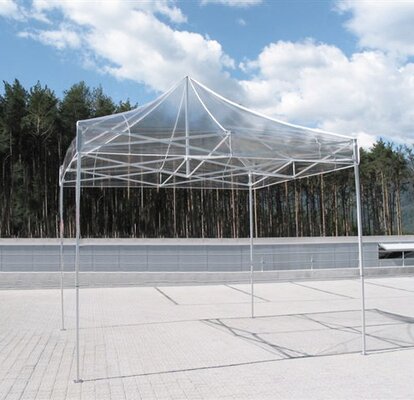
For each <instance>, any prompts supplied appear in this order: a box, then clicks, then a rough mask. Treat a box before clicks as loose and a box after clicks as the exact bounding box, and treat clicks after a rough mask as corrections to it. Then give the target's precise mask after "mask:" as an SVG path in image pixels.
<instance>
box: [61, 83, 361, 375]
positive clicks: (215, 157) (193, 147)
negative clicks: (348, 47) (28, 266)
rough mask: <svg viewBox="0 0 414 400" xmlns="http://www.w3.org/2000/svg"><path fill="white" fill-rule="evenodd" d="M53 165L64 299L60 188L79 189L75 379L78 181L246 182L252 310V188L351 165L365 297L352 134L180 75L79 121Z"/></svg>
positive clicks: (356, 156)
mask: <svg viewBox="0 0 414 400" xmlns="http://www.w3.org/2000/svg"><path fill="white" fill-rule="evenodd" d="M76 128H77V129H76V138H75V139H74V140H73V142H72V144H71V145H70V147H69V149H68V151H67V153H66V156H65V159H64V162H63V165H62V166H61V168H60V207H59V209H60V221H61V223H60V237H61V246H60V249H61V251H60V254H61V308H62V329H64V306H63V220H64V219H63V217H64V216H63V195H64V192H63V189H64V187H75V188H76V196H75V197H76V244H75V246H76V251H75V290H76V354H77V366H76V372H77V375H76V381H78V382H79V381H81V379H80V373H79V267H80V254H79V247H80V240H81V231H80V196H81V187H85V188H86V187H95V188H96V187H98V188H103V187H131V188H133V187H140V188H142V187H158V188H174V187H175V188H215V189H217V188H218V189H231V188H233V189H240V190H248V191H249V222H250V285H251V315H252V317H253V316H254V296H253V291H254V265H253V245H254V243H253V211H252V192H253V190H257V189H261V188H264V187H267V186H270V185H275V184H278V183H282V182H286V181H290V180H294V179H300V178H305V177H309V176H313V175H319V174H324V173H328V172H333V171H337V170H341V169H345V168H351V167H353V168H354V172H355V185H356V186H355V187H356V206H357V225H358V251H359V271H360V278H361V315H362V353H363V354H365V349H366V347H365V300H364V273H363V272H364V268H363V257H362V223H361V199H360V184H359V149H358V144H357V140H356V139H355V138H351V137H348V136H343V135H338V134H333V133H329V132H324V131H321V130H318V129H311V128H305V127H301V126H298V125H293V124H289V123H286V122H282V121H279V120H276V119H273V118H269V117H267V116H264V115H262V114H260V113H257V112H255V111H252V110H249V109H247V108H246V107H243V106H241V105H239V104H236V103H234V102H232V101H230V100H228V99H226V98H224V97H223V96H221V95H219V94H217V93H215V92H214V91H212V90H211V89H209V88H207V87H206V86H204V85H202V84H201V83H199V82H197V81H196V80H195V79H192V78H190V77H185V78H184V79H182V80H181V81H180V82H178V83H177V84H175V85H174V86H173V87H172V88H171V89H170V90H168V91H167V92H166V93H164V94H163V95H161V96H160V97H158V98H157V99H156V100H154V101H152V102H150V103H148V104H145V105H143V106H140V107H138V108H136V109H134V110H131V111H127V112H123V113H119V114H114V115H108V116H104V117H99V118H93V119H88V120H82V121H78V122H77V125H76Z"/></svg>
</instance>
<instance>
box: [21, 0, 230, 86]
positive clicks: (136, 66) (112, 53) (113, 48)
mask: <svg viewBox="0 0 414 400" xmlns="http://www.w3.org/2000/svg"><path fill="white" fill-rule="evenodd" d="M32 8H33V9H34V10H35V11H36V12H37V13H38V14H41V15H44V16H45V17H46V18H48V17H50V18H52V17H51V14H52V12H53V13H54V14H56V13H59V14H60V15H61V20H62V21H63V22H61V23H60V25H58V26H56V25H55V26H53V27H46V28H45V29H44V30H36V31H34V30H26V31H24V32H23V33H21V35H23V36H26V37H30V38H32V39H35V40H38V41H40V42H42V43H44V44H47V45H50V46H54V47H56V48H58V49H63V48H66V47H72V48H75V47H78V48H79V51H80V53H81V54H80V55H81V57H80V58H82V59H83V60H84V64H88V65H91V64H94V63H95V64H96V65H97V68H98V69H99V70H100V71H105V72H106V73H109V74H111V75H114V76H116V77H118V78H120V79H125V78H127V79H132V80H135V81H137V82H140V83H145V84H146V85H148V86H149V87H151V88H153V89H156V90H165V89H167V88H169V87H170V86H171V84H172V83H173V82H175V81H177V80H178V79H180V78H183V77H184V76H185V75H191V76H194V77H195V78H196V79H200V80H202V81H204V82H206V83H207V84H215V85H219V86H220V87H221V88H222V89H223V91H224V92H227V93H228V92H230V91H233V90H235V89H237V88H238V85H237V83H236V81H234V80H232V79H231V78H229V74H228V72H226V69H233V68H234V67H235V65H234V61H233V60H232V59H231V58H230V57H229V56H228V55H227V54H226V53H225V52H224V51H223V49H222V47H221V45H220V43H218V42H217V41H215V40H211V39H208V38H206V37H204V36H202V35H200V34H198V33H194V32H189V31H185V30H178V29H175V28H173V27H171V26H169V25H168V24H167V23H165V22H163V21H161V20H160V19H159V18H157V15H160V14H162V15H163V16H164V17H166V18H168V19H169V20H170V21H171V22H173V23H178V22H183V21H184V20H185V17H184V16H183V14H182V13H181V11H180V10H179V9H177V8H176V7H175V5H174V2H172V1H168V0H164V1H162V0H158V1H153V2H129V1H128V2H127V1H121V0H118V1H116V0H108V1H105V2H100V3H99V7H97V3H95V2H90V1H82V0H72V1H65V0H48V1H46V0H35V1H34V2H33V6H32ZM55 18H56V17H55ZM80 44H82V45H80ZM90 55H93V58H94V59H93V60H89V61H88V59H87V58H88V57H90Z"/></svg>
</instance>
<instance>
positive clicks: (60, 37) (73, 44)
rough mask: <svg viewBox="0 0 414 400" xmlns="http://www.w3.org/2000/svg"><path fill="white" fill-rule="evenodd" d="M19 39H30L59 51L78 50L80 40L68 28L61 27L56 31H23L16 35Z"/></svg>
mask: <svg viewBox="0 0 414 400" xmlns="http://www.w3.org/2000/svg"><path fill="white" fill-rule="evenodd" d="M18 35H19V36H20V37H24V38H31V39H34V40H37V41H39V42H40V43H43V44H45V45H48V46H53V47H56V48H57V49H59V50H63V49H66V48H79V47H80V45H81V38H80V37H79V35H78V34H77V33H76V32H75V31H73V30H71V28H70V27H66V26H65V25H62V26H60V27H59V29H57V30H47V31H38V30H37V31H30V32H29V31H24V32H20V33H19V34H18Z"/></svg>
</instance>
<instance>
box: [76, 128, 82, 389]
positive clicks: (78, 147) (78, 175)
mask: <svg viewBox="0 0 414 400" xmlns="http://www.w3.org/2000/svg"><path fill="white" fill-rule="evenodd" d="M81 147H82V146H81V137H80V132H79V126H77V129H76V152H77V162H76V244H75V246H76V248H75V290H76V380H75V382H76V383H79V382H82V380H81V379H80V367H79V359H80V356H79V265H80V257H79V256H80V254H79V246H80V196H81V185H80V181H81V170H82V169H81V162H82V161H81V160H82V155H81Z"/></svg>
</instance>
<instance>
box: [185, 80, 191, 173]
mask: <svg viewBox="0 0 414 400" xmlns="http://www.w3.org/2000/svg"><path fill="white" fill-rule="evenodd" d="M188 80H189V77H188V76H186V77H185V103H184V118H185V160H186V163H185V170H186V174H187V176H189V175H190V161H189V159H188V156H189V154H190V140H189V139H190V138H189V135H188Z"/></svg>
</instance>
